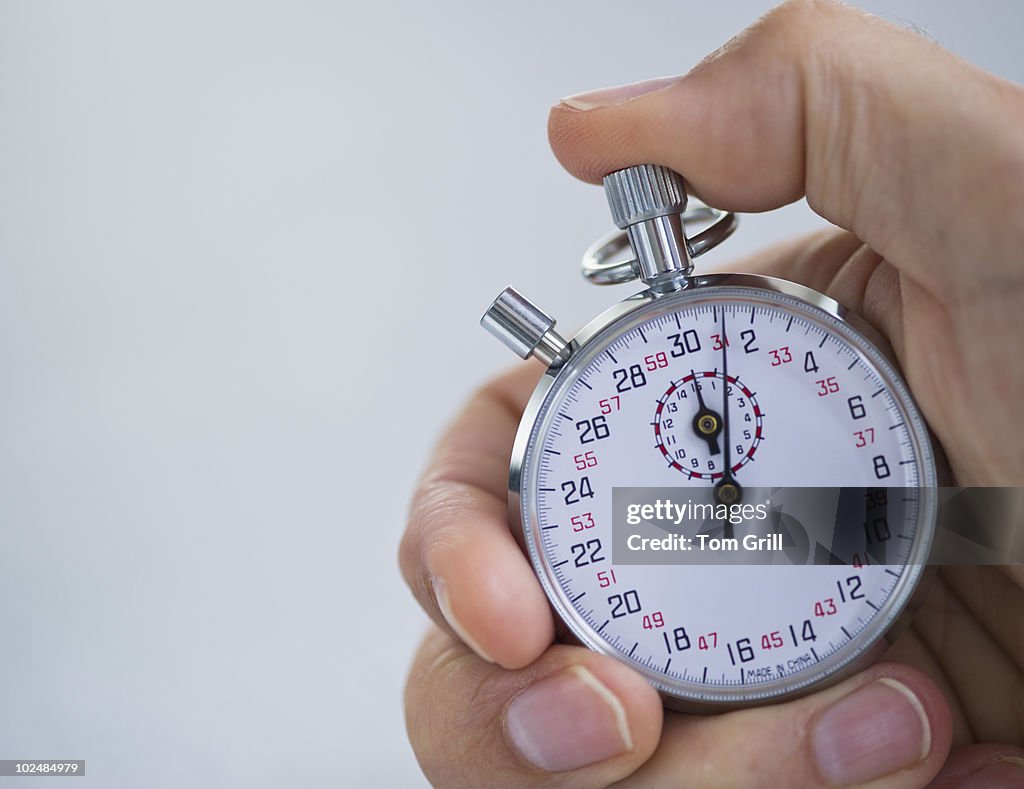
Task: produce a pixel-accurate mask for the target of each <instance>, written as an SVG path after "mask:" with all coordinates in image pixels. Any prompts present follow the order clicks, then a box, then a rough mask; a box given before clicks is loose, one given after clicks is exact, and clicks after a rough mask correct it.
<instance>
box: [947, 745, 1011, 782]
mask: <svg viewBox="0 0 1024 789" xmlns="http://www.w3.org/2000/svg"><path fill="white" fill-rule="evenodd" d="M1021 786H1024V748H1017V747H1014V746H1012V745H992V744H989V745H969V746H965V747H963V748H957V749H955V750H954V751H953V752H952V753H951V754H950V756H949V758H948V759H947V760H946V764H945V765H944V766H943V768H942V771H941V772H940V773H939V774H938V775H937V776H935V780H934V781H933V782H932V783H931V785H930V789H997V787H1021Z"/></svg>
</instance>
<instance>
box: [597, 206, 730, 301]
mask: <svg viewBox="0 0 1024 789" xmlns="http://www.w3.org/2000/svg"><path fill="white" fill-rule="evenodd" d="M693 202H695V203H696V201H693ZM708 219H710V220H712V222H711V224H710V225H708V226H707V227H706V228H704V229H703V230H701V231H700V232H699V233H697V235H695V236H693V237H692V238H687V239H686V245H687V247H688V249H687V252H689V255H690V258H691V259H693V258H696V257H700V256H701V255H703V254H704V253H705V252H707V251H708V250H709V249H711V248H713V247H716V246H718V245H719V244H721V243H722V242H723V241H725V239H727V238H728V237H729V236H730V235H732V232H733V231H734V230H735V229H736V226H737V224H739V219H738V218H737V216H736V214H734V213H732V212H731V211H722V210H720V209H718V208H711V207H710V206H706V205H704V204H703V203H696V204H695V205H692V206H691V207H689V208H687V209H686V211H684V212H683V224H684V225H686V224H687V223H689V222H700V221H706V220H708ZM627 249H629V237H628V236H627V235H626V231H625V230H612V231H611V232H610V233H606V234H605V235H603V236H601V238H599V239H598V240H597V241H595V242H594V243H593V244H591V245H590V247H589V248H588V249H587V251H586V252H584V253H583V276H584V277H585V278H586V279H587V280H588V281H589V282H592V283H593V284H595V285H619V284H621V283H623V282H631V281H633V280H635V279H638V278H639V277H638V274H637V267H636V261H635V260H614V259H615V258H616V257H618V256H619V255H620V254H622V253H623V252H625V251H626V250H627Z"/></svg>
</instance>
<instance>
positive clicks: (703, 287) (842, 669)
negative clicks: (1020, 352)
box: [509, 274, 937, 713]
mask: <svg viewBox="0 0 1024 789" xmlns="http://www.w3.org/2000/svg"><path fill="white" fill-rule="evenodd" d="M734 299H742V300H753V301H756V302H767V303H769V304H774V305H778V306H784V307H785V308H786V309H788V310H792V311H794V312H797V313H801V314H804V315H806V316H807V317H808V318H809V319H811V320H814V321H816V322H818V323H819V324H822V325H824V326H826V327H827V328H828V330H829V331H833V332H836V333H837V334H839V335H840V336H842V337H843V338H844V340H845V341H846V342H848V343H849V344H850V345H851V347H854V348H856V349H858V351H859V353H860V354H861V356H862V357H863V358H864V359H865V360H866V361H868V362H869V363H870V365H871V366H872V367H874V369H875V370H876V371H877V372H878V374H879V376H880V378H881V379H882V380H883V381H884V382H885V384H886V385H887V386H888V387H889V388H890V389H891V390H892V391H893V393H894V394H895V395H896V399H897V401H898V403H899V404H900V406H901V409H902V410H903V416H904V421H905V422H906V424H907V425H908V427H909V430H910V433H911V438H912V440H913V442H914V451H915V456H916V457H917V458H918V462H919V466H920V471H921V492H922V499H921V502H922V503H921V507H920V509H919V512H918V528H917V530H916V536H915V540H914V544H913V546H912V548H911V553H910V557H909V559H908V561H907V563H906V572H904V573H903V574H902V576H901V578H900V580H899V582H898V584H897V587H896V588H895V589H894V590H893V593H892V594H891V595H890V596H889V598H888V600H887V601H886V603H885V605H884V606H883V607H882V609H881V610H880V611H879V613H878V614H877V615H876V616H875V617H874V619H873V620H872V623H871V625H870V627H869V628H867V629H866V630H865V631H864V632H863V633H862V634H860V635H859V636H858V638H857V640H856V641H855V642H852V643H851V644H850V646H849V648H846V649H842V650H839V651H838V652H836V653H834V654H833V655H831V656H829V657H828V658H825V659H823V660H822V661H821V663H820V664H819V665H818V667H817V669H816V671H814V672H813V673H812V674H811V675H810V676H806V677H799V678H797V679H795V680H794V679H792V678H786V679H781V680H778V681H776V682H772V683H765V684H763V685H759V686H757V687H756V688H755V687H747V688H721V689H719V688H713V687H707V686H694V685H691V684H687V683H685V682H677V681H673V680H670V679H669V678H667V677H666V676H665V675H664V674H661V673H660V672H658V671H657V670H655V669H652V668H650V667H649V666H644V665H642V664H640V663H635V662H633V661H630V659H629V658H628V657H627V656H625V655H623V654H622V653H620V652H617V651H616V650H615V649H614V648H613V647H612V646H611V645H610V644H608V643H607V642H606V641H605V640H604V639H603V638H602V637H601V636H600V634H598V633H597V632H596V631H595V630H594V629H593V628H592V627H591V626H590V625H589V624H587V623H586V622H585V621H583V620H582V619H581V618H580V617H579V616H578V615H577V613H576V611H575V609H574V608H573V606H572V603H571V601H570V600H569V599H568V598H567V597H566V596H565V593H564V592H563V590H562V588H561V586H560V584H558V583H557V579H556V578H555V576H554V574H553V570H552V568H551V567H550V566H549V565H548V563H547V561H546V560H545V557H544V553H543V551H542V550H541V548H540V546H541V542H540V533H539V531H538V529H539V523H538V520H537V514H536V491H537V479H536V477H537V470H538V463H537V460H536V459H535V458H534V456H533V453H534V452H536V451H537V447H539V446H540V443H541V440H542V436H543V435H544V434H545V432H546V431H547V430H548V429H549V427H550V424H551V421H552V418H553V416H554V414H553V409H552V408H551V407H550V406H551V405H552V404H553V403H555V402H557V401H558V400H559V398H560V397H561V396H562V394H563V392H564V391H565V390H566V389H567V388H568V387H569V386H571V385H572V383H573V382H574V381H575V380H576V379H577V377H578V376H579V373H580V371H581V370H583V369H584V368H585V367H586V366H587V365H588V364H590V362H591V361H592V360H593V359H594V358H595V357H596V356H597V355H598V354H600V353H602V352H603V351H604V349H605V348H606V347H607V346H608V344H609V343H611V342H614V341H615V339H616V338H618V337H620V336H622V334H623V333H625V332H628V331H630V330H631V329H632V328H633V327H634V326H636V325H639V324H641V323H643V322H645V321H647V320H649V319H651V318H652V317H655V316H657V315H660V314H665V313H668V312H672V311H674V310H678V309H680V308H681V307H683V306H684V305H686V304H689V303H694V302H700V301H707V302H711V303H721V302H722V301H726V300H734ZM570 344H571V347H573V348H575V349H576V351H575V352H574V354H573V356H572V357H571V358H570V359H569V361H568V362H567V363H566V364H564V365H562V366H561V367H558V368H550V369H549V370H548V371H547V372H546V374H545V375H544V376H543V377H542V378H541V380H540V382H539V383H538V384H537V387H536V389H535V390H534V392H533V395H532V396H531V398H530V400H529V402H528V403H527V405H526V408H525V410H524V413H523V418H522V421H521V422H520V425H519V431H518V433H517V434H516V439H515V443H514V446H513V450H512V460H511V464H510V467H509V514H510V521H511V523H512V526H513V528H514V529H515V531H516V538H517V540H519V542H520V544H521V545H522V546H523V549H524V550H525V551H526V553H527V555H528V556H529V557H530V561H531V562H532V564H533V567H534V570H535V571H536V573H537V577H538V578H539V579H540V582H541V585H542V586H543V588H544V591H545V594H546V595H547V597H548V599H549V601H550V602H551V604H552V606H553V607H554V609H555V611H556V613H557V614H558V615H559V617H560V618H561V619H562V621H564V622H565V623H566V624H567V625H568V627H569V630H570V632H571V634H572V637H573V638H574V639H575V640H577V641H578V642H579V643H580V644H583V645H585V646H587V647H589V648H590V649H592V650H594V651H595V652H598V653H600V654H603V655H609V656H612V657H615V658H616V659H618V660H622V661H624V662H626V663H628V664H629V665H631V666H632V667H633V668H634V669H635V670H637V671H639V672H640V673H641V674H643V675H644V676H645V677H646V678H647V679H648V681H649V682H651V684H652V685H654V687H656V688H657V689H658V690H659V691H660V692H661V694H662V698H663V700H664V703H665V705H666V706H668V707H671V708H673V709H680V710H684V711H686V712H699V713H711V712H723V711H726V710H729V709H735V708H737V707H747V706H755V705H759V704H768V703H775V702H778V701H780V700H783V699H788V698H794V697H797V696H800V695H803V694H805V693H808V692H810V691H811V690H816V689H819V688H822V687H825V686H828V685H831V684H834V683H836V682H839V681H841V680H842V679H844V678H846V677H849V676H851V675H852V674H854V673H856V672H858V671H860V670H862V669H864V668H865V667H866V666H868V665H870V664H871V663H872V662H874V661H875V660H877V659H878V658H879V657H880V656H881V654H882V652H884V649H885V645H886V644H888V643H891V642H892V641H893V640H894V639H895V638H896V636H897V635H898V634H899V633H900V632H902V630H903V629H905V627H906V626H907V624H908V622H909V620H910V617H911V615H912V613H913V611H914V610H915V609H916V608H917V607H918V606H919V605H920V603H921V602H922V600H923V597H924V584H923V581H924V580H925V579H926V577H927V575H928V573H929V570H928V567H927V565H926V561H927V558H928V555H929V552H930V550H931V544H932V537H933V534H934V528H935V522H936V508H937V501H936V497H935V495H934V493H935V491H936V485H937V471H936V462H935V454H934V452H933V449H932V444H931V439H930V436H929V433H928V429H927V426H926V425H925V422H924V420H923V418H922V417H921V415H920V414H919V412H918V411H917V408H916V406H915V404H914V401H913V399H912V398H911V396H910V392H909V390H908V389H907V387H906V384H905V383H904V382H903V380H902V378H901V377H900V375H899V372H898V370H897V365H896V362H895V357H894V355H893V353H892V349H891V348H890V346H889V344H888V342H887V341H886V340H885V339H884V338H883V337H882V336H881V335H880V334H879V333H878V332H877V331H875V330H874V329H873V328H872V327H871V326H870V325H869V324H868V323H867V322H866V321H864V320H863V319H861V318H860V317H859V316H857V315H855V314H852V313H850V312H848V311H847V310H846V309H845V308H844V307H842V306H841V305H840V304H839V303H838V302H836V301H835V300H834V299H831V298H829V297H827V296H825V295H823V294H821V293H818V292H817V291H815V290H811V289H810V288H807V287H804V286H803V285H798V284H796V283H794V282H789V281H787V280H782V279H776V278H774V277H764V276H757V275H751V274H719V275H713V276H707V277H696V278H692V279H691V280H689V282H688V283H687V284H686V286H685V287H683V288H681V289H680V290H679V291H678V292H675V293H669V294H660V295H659V294H657V293H654V292H652V291H651V290H645V291H643V292H641V293H638V294H636V295H635V296H632V297H630V298H628V299H626V300H625V301H622V302H619V303H618V304H616V305H614V306H613V307H611V308H610V309H608V310H606V311H605V312H604V313H603V314H602V315H600V316H598V317H597V318H595V319H594V320H593V321H591V322H590V323H589V324H588V325H587V326H586V327H584V328H583V329H582V330H581V331H580V332H579V333H578V334H577V335H576V336H575V337H573V338H572V340H571V343H570Z"/></svg>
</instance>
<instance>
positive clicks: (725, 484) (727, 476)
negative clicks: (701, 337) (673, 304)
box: [715, 307, 743, 537]
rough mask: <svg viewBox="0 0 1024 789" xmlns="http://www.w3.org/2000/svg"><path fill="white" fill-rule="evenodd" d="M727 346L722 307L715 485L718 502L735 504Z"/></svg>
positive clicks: (737, 489) (738, 492) (728, 530)
mask: <svg viewBox="0 0 1024 789" xmlns="http://www.w3.org/2000/svg"><path fill="white" fill-rule="evenodd" d="M728 349H729V346H728V344H727V342H726V334H725V308H724V307H723V308H722V432H723V433H724V434H725V435H724V436H723V437H722V439H723V441H725V458H724V460H725V466H724V468H723V469H722V479H721V480H719V482H718V484H717V485H715V499H716V500H717V501H718V503H719V504H736V503H738V502H739V501H740V499H742V498H743V489H742V488H741V487H740V485H739V483H738V482H737V481H736V478H735V477H734V476H733V475H732V445H731V444H730V443H729V350H728ZM725 536H726V537H732V524H731V523H729V521H728V519H727V520H726V522H725Z"/></svg>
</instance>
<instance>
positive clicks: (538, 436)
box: [481, 165, 937, 712]
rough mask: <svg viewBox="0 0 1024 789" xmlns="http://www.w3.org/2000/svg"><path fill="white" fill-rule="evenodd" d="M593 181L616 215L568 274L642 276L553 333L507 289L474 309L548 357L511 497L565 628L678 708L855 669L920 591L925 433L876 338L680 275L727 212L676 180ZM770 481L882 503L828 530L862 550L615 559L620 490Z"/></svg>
mask: <svg viewBox="0 0 1024 789" xmlns="http://www.w3.org/2000/svg"><path fill="white" fill-rule="evenodd" d="M604 188H605V194H606V196H607V198H608V203H609V206H610V208H611V212H612V217H613V219H614V222H615V225H616V226H617V228H618V229H617V230H614V231H612V232H611V233H610V234H609V235H607V236H606V237H604V238H602V239H600V240H598V242H596V243H595V244H594V245H593V246H592V247H591V248H590V249H589V250H587V252H586V254H585V255H584V259H583V273H584V276H585V277H586V278H587V279H588V280H590V281H591V282H594V283H596V284H615V283H622V282H630V281H636V280H639V281H640V282H641V283H642V284H643V286H644V288H643V290H642V291H640V292H639V293H636V294H635V295H633V296H631V297H629V298H627V299H625V300H624V301H622V302H620V303H618V304H616V305H615V306H612V307H611V308H610V309H608V310H607V311H606V312H604V313H603V314H602V315H600V316H599V317H597V318H596V319H595V320H593V321H592V322H591V323H589V324H588V325H587V326H585V327H584V328H583V329H582V330H581V331H580V332H579V333H577V334H576V335H575V336H574V337H572V338H571V339H568V340H567V339H565V338H564V337H562V336H561V335H560V334H559V333H558V332H557V331H556V330H555V321H554V319H553V318H551V317H550V316H549V315H547V314H546V313H545V312H543V311H542V310H541V309H540V308H538V307H537V306H536V305H534V304H533V303H532V302H530V301H528V300H527V299H526V298H524V297H523V296H522V295H520V294H519V293H518V292H516V291H515V290H513V289H511V288H507V289H506V290H505V291H503V292H502V293H501V294H500V295H499V296H498V298H497V299H496V300H495V301H494V303H493V304H492V305H491V307H490V308H489V309H488V310H487V312H486V314H485V315H484V317H483V318H482V320H481V323H482V324H483V326H484V327H485V328H487V329H488V330H489V331H491V332H492V333H493V334H495V335H496V336H497V337H498V338H499V339H501V340H502V341H503V342H504V343H505V344H506V345H508V346H509V347H510V348H511V349H512V350H514V351H515V352H516V353H517V354H518V355H519V356H521V357H522V358H529V357H531V356H532V357H535V358H537V359H539V360H541V361H542V362H543V363H544V364H546V365H547V369H546V371H545V373H544V374H543V375H542V377H541V380H540V382H539V383H538V385H537V387H536V390H535V391H534V393H533V395H532V397H531V398H530V400H529V402H528V404H527V406H526V408H525V412H524V414H523V417H522V422H521V424H520V427H519V430H518V433H517V435H516V439H515V443H514V447H513V451H512V458H511V463H510V473H509V492H510V495H509V509H510V520H511V523H512V526H513V529H514V530H515V531H516V532H517V538H518V539H519V542H520V545H521V547H522V548H523V550H524V551H525V553H526V554H527V555H528V557H529V559H530V561H531V562H532V565H533V568H534V570H535V572H536V574H537V577H538V579H539V580H540V583H541V585H542V586H543V588H544V591H545V593H546V594H547V597H548V600H549V601H550V604H551V606H552V608H553V610H554V612H555V613H556V614H557V616H558V617H559V619H560V620H561V621H562V622H563V623H564V626H565V627H564V628H562V630H563V631H564V637H565V638H566V639H567V640H570V641H573V642H577V643H580V644H583V645H585V646H587V647H589V648H590V649H593V650H595V651H597V652H599V653H602V654H605V655H609V656H612V657H614V658H616V659H618V660H620V661H622V662H624V663H626V664H628V665H629V666H631V667H632V668H634V669H635V670H637V671H639V672H640V673H641V674H643V675H644V676H645V677H646V678H647V680H648V681H649V682H650V683H651V684H652V685H653V686H654V687H655V688H657V689H658V690H659V691H660V692H661V693H662V696H663V699H664V700H665V703H666V705H667V706H670V707H675V708H679V709H685V710H690V711H697V712H714V711H722V710H727V709H730V708H734V707H737V706H749V705H755V704H759V703H767V702H774V701H779V700H782V699H785V698H789V697H793V696H796V695H799V694H802V693H806V692H808V691H809V690H811V689H815V688H819V687H822V686H823V685H825V684H828V683H833V682H836V681H838V680H840V679H841V678H843V677H845V676H848V675H849V674H851V673H853V672H855V671H858V670H861V669H863V668H864V667H865V666H866V665H868V664H869V663H870V662H871V661H873V660H875V659H877V658H878V657H879V656H880V654H881V653H882V652H883V651H884V649H885V648H886V645H887V644H888V643H889V642H890V641H891V640H892V639H893V638H894V637H895V636H896V635H897V634H898V633H899V631H900V630H901V629H902V627H903V626H905V624H906V622H907V618H908V616H909V615H910V613H911V611H912V610H913V608H914V607H915V606H916V605H917V604H918V603H919V601H920V597H921V595H922V593H923V591H922V590H923V587H924V584H923V583H922V582H923V580H924V579H925V578H926V576H927V558H928V554H929V550H930V546H931V543H932V538H933V535H934V530H935V524H936V505H935V497H934V496H933V495H931V493H932V492H934V490H935V489H936V485H937V481H936V464H935V456H934V453H933V449H932V445H931V441H930V435H929V431H928V429H927V426H926V424H925V422H924V420H923V419H922V417H921V415H920V413H919V412H918V409H917V407H916V405H915V403H914V401H913V399H912V397H911V395H910V392H909V390H908V388H907V386H906V384H905V383H904V382H903V380H902V379H901V377H900V374H899V372H898V371H897V367H896V363H895V361H894V359H893V356H892V352H891V349H890V348H889V347H888V345H887V343H886V341H885V340H884V338H882V337H881V336H880V335H879V334H878V333H877V332H875V331H874V330H873V329H872V328H871V326H870V325H868V324H867V323H866V322H865V321H864V320H863V319H861V318H859V317H858V316H856V315H854V314H852V313H850V312H849V311H847V310H846V309H844V308H843V307H842V306H840V305H839V304H838V303H837V302H836V301H834V300H832V299H831V298H828V297H826V296H825V295H823V294H821V293H818V292H816V291H814V290H812V289H810V288H807V287H805V286H803V285H799V284H797V283H794V282H790V281H786V280H783V279H778V278H773V277H766V276H756V275H750V274H740V273H731V274H715V275H705V276H701V275H699V274H696V273H695V272H694V267H693V259H694V258H695V257H697V256H698V255H700V254H702V253H704V252H705V251H707V250H708V249H711V248H713V247H714V246H716V245H717V244H718V243H720V242H721V241H722V240H724V239H725V238H727V237H728V236H729V235H730V234H731V233H732V232H733V230H734V229H735V227H736V225H737V219H736V217H735V216H734V215H733V214H731V213H728V212H724V211H719V210H716V209H713V208H710V207H707V206H704V205H702V204H697V202H696V201H689V200H688V197H687V193H686V184H685V182H684V180H683V179H682V177H681V176H679V175H678V174H677V173H675V172H673V171H671V170H669V169H667V168H665V167H661V166H656V165H639V166H635V167H629V168H626V169H624V170H620V171H618V172H614V173H611V174H610V175H608V176H607V177H606V178H605V179H604ZM698 223H700V224H702V225H703V226H704V227H703V229H702V230H700V232H695V233H694V234H693V235H691V236H689V237H688V235H687V233H688V231H689V230H690V229H691V228H695V227H696V225H697V224H698ZM623 253H627V254H626V258H627V259H623V258H624V256H623ZM629 253H631V254H629ZM781 488H799V489H818V488H822V489H827V488H840V489H842V490H843V491H850V490H863V491H865V492H866V495H868V496H871V495H877V496H882V497H884V496H886V495H887V493H888V495H890V496H891V497H892V498H897V497H898V498H900V500H901V502H902V504H901V506H892V507H888V508H883V509H882V510H881V513H882V515H881V517H862V518H857V519H855V520H856V521H857V522H855V523H852V524H848V525H847V527H848V528H849V529H852V530H853V532H856V534H857V535H859V536H858V541H857V544H858V545H859V546H860V547H861V548H862V549H863V553H861V552H860V550H859V549H858V550H857V551H855V552H854V553H852V555H851V554H850V553H849V552H848V553H846V554H844V555H843V556H842V557H836V556H831V557H830V558H829V559H827V560H826V561H823V562H822V561H816V562H815V561H805V560H804V559H799V560H793V561H790V562H788V563H787V562H785V561H783V562H781V563H780V562H777V561H775V562H759V561H754V562H742V561H740V562H734V561H733V562H730V561H726V560H723V561H717V560H715V561H708V562H704V563H701V562H688V563H676V562H672V561H668V562H665V561H655V560H653V559H651V560H649V561H645V560H643V559H640V560H638V561H625V560H623V559H622V557H620V555H619V544H618V543H616V540H617V537H616V531H615V530H616V529H622V528H628V527H626V526H625V525H624V524H622V523H619V522H617V521H618V520H619V519H620V516H621V513H620V512H619V511H618V508H617V507H616V506H613V505H614V504H615V502H616V497H617V496H619V495H620V492H622V491H627V492H629V491H633V492H634V493H635V492H636V491H643V490H647V489H652V490H653V489H658V490H665V489H671V490H674V491H677V492H679V493H680V494H694V495H695V496H697V497H698V498H700V497H703V499H702V500H706V501H710V502H712V503H713V504H715V505H716V506H717V505H726V506H733V505H738V504H739V503H741V502H747V503H750V502H751V500H752V498H753V493H752V492H753V491H756V490H761V491H763V490H769V491H770V490H778V489H781ZM907 494H910V495H907ZM858 511H859V510H858ZM861 521H862V522H861ZM712 522H715V521H714V519H712ZM742 530H743V529H742V527H740V526H734V525H733V524H732V522H731V521H729V520H727V519H723V520H722V521H721V522H720V524H719V529H718V530H717V531H714V532H713V533H712V532H709V533H708V534H711V535H712V539H711V540H710V543H709V544H712V545H716V544H717V545H726V546H739V545H740V537H741V534H740V532H741V531H742ZM715 535H717V536H715ZM705 536H708V535H707V534H705ZM702 541H704V539H703V538H702ZM716 541H717V542H716ZM744 542H746V540H745V539H744ZM613 543H614V544H615V548H614V550H613ZM766 545H767V546H768V547H773V543H766ZM759 546H760V547H764V545H762V544H760V543H759ZM881 549H884V550H881Z"/></svg>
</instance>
